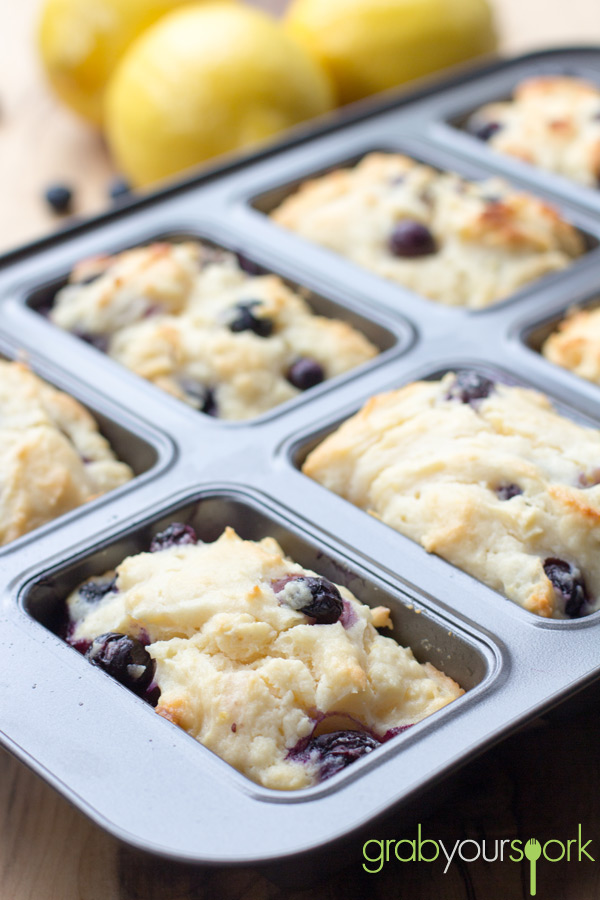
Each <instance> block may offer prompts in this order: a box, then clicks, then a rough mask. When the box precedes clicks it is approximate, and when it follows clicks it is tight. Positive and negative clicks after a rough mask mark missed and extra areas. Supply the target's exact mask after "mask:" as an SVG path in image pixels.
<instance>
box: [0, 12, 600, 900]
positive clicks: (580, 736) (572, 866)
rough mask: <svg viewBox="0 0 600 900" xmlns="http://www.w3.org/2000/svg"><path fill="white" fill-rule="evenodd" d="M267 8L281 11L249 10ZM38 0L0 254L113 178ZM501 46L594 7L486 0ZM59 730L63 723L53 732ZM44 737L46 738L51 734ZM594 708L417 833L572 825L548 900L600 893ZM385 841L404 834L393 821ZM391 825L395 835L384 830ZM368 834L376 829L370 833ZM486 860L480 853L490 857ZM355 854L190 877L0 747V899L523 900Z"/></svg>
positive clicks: (500, 869) (511, 872)
mask: <svg viewBox="0 0 600 900" xmlns="http://www.w3.org/2000/svg"><path fill="white" fill-rule="evenodd" d="M256 2H257V5H262V6H265V7H268V6H270V7H272V8H273V7H276V6H278V5H281V3H279V2H278V0H262V2H261V0H256ZM38 7H39V2H38V0H17V2H15V3H12V4H10V7H9V4H8V2H7V0H5V3H4V6H3V10H2V11H1V12H0V24H1V26H2V27H0V195H1V196H2V217H1V221H0V252H1V251H2V250H3V249H5V248H8V247H10V246H14V245H15V244H16V243H19V242H22V241H24V240H27V239H31V238H33V237H36V236H38V235H40V234H42V233H44V232H45V231H47V230H49V229H50V228H53V227H55V221H54V220H53V219H52V218H51V216H49V214H48V213H47V211H46V210H45V208H44V204H43V203H42V202H41V200H40V193H41V191H42V189H43V186H44V185H46V184H47V183H48V182H49V181H53V180H57V179H58V180H60V179H61V178H65V179H67V180H69V181H75V183H76V187H77V196H78V207H77V213H78V214H87V213H93V212H95V211H98V210H100V209H102V208H103V206H104V205H105V203H106V200H105V191H106V185H107V183H108V181H109V179H110V177H111V174H112V168H111V165H110V161H109V159H108V157H107V155H106V152H105V149H104V147H103V145H102V142H101V140H100V138H99V137H98V135H96V134H95V133H94V132H93V131H91V130H90V129H88V128H87V127H86V126H85V125H84V124H82V123H80V122H79V121H78V120H77V119H75V118H74V117H73V116H71V114H70V113H69V112H68V111H66V110H64V109H62V108H61V107H60V106H59V105H58V104H57V103H56V101H55V100H54V99H53V98H52V97H51V96H50V94H49V93H48V91H47V90H46V88H45V86H44V84H43V81H42V78H41V75H40V72H39V70H38V68H37V66H36V61H35V53H34V49H33V38H32V32H33V23H34V20H35V15H36V12H37V9H38ZM496 7H497V9H498V13H499V20H500V22H501V26H502V31H503V47H504V49H506V50H507V51H511V52H516V51H521V50H525V49H528V48H532V47H540V46H544V45H549V44H560V43H563V44H564V43H577V42H580V43H583V42H585V43H591V42H594V41H595V42H597V43H600V7H599V4H598V0H568V2H565V0H496ZM57 727H58V726H57ZM48 737H49V739H51V737H52V736H51V735H49V736H48ZM599 797H600V713H599V712H598V707H597V704H595V703H588V704H586V705H584V706H583V707H582V708H580V709H579V708H576V707H573V706H572V707H571V708H570V709H566V710H565V711H557V712H556V713H553V714H551V715H549V716H547V717H545V718H544V719H542V720H538V721H537V722H536V723H535V724H534V725H533V726H531V727H529V728H528V729H527V730H526V731H524V732H521V733H520V734H518V735H515V736H514V737H512V738H510V739H509V740H508V741H506V742H505V743H503V744H502V745H501V746H499V747H498V748H496V749H494V750H492V751H489V752H488V753H487V754H486V755H485V756H484V757H482V758H480V759H479V760H478V761H476V762H474V763H471V764H470V765H469V766H468V767H467V768H466V769H464V770H463V772H462V773H461V774H460V775H459V776H458V777H457V779H456V780H455V781H454V783H453V788H452V793H451V795H450V797H449V798H446V799H445V800H444V801H443V802H442V803H441V804H438V805H436V806H435V807H433V806H432V805H431V803H430V802H428V803H427V804H424V806H423V807H422V808H421V809H419V810H418V819H419V821H420V822H421V823H422V824H423V833H424V834H426V835H429V836H431V837H434V838H436V839H441V840H444V842H445V844H446V845H447V846H449V845H450V846H453V845H454V843H455V841H457V840H463V839H466V838H471V839H475V840H477V841H481V840H482V839H484V838H485V839H486V840H487V841H488V845H489V846H490V847H491V846H492V843H493V841H494V840H495V839H507V838H508V839H511V840H512V839H516V838H520V839H522V840H523V841H525V840H526V839H528V838H530V837H537V838H539V839H540V840H541V841H542V842H543V841H544V840H548V839H550V838H553V839H560V840H562V841H566V840H567V839H569V838H572V837H576V836H577V828H578V824H579V823H581V824H582V827H583V833H584V835H585V840H587V839H592V844H591V845H590V847H589V848H588V849H589V850H590V852H591V854H592V856H594V858H595V860H596V863H595V864H594V863H592V862H591V861H586V860H585V858H584V859H583V861H582V862H573V861H572V862H570V863H568V862H565V861H563V862H557V863H553V864H551V863H548V862H541V863H539V864H538V896H539V897H540V898H543V900H592V898H594V900H595V898H597V897H598V896H600V801H599ZM390 827H391V831H390V830H389V828H388V834H392V835H393V834H395V836H396V837H398V838H400V837H406V836H408V837H412V836H413V835H412V831H411V829H410V828H409V827H408V826H407V824H406V823H405V822H404V821H403V819H402V817H401V816H400V817H399V818H397V820H396V821H395V822H392V824H391V826H390ZM394 828H395V831H394ZM378 834H379V831H378V829H374V833H373V837H377V836H378ZM488 855H489V854H488ZM361 862H362V860H361V857H360V853H359V852H358V851H357V852H356V854H355V857H353V858H352V859H351V863H350V866H349V867H348V868H347V869H345V870H344V871H343V872H342V873H341V874H338V875H336V876H334V877H332V878H330V879H329V880H325V881H323V882H322V884H321V885H320V886H318V887H315V888H311V889H310V890H309V889H307V890H291V889H289V888H287V889H286V888H280V887H277V886H276V885H275V884H274V883H273V882H272V881H270V880H268V879H266V878H265V877H264V876H262V875H261V874H259V873H258V872H256V871H254V870H251V869H239V870H219V869H216V870H210V871H199V870H195V869H190V868H189V867H181V866H178V865H175V864H172V863H168V862H164V861H161V860H158V859H154V858H151V857H148V856H145V855H141V854H139V853H135V852H133V851H131V850H129V849H128V848H126V847H122V846H121V845H120V844H119V843H118V842H117V841H115V840H114V839H113V838H111V837H109V836H108V835H106V834H105V833H104V832H102V831H101V830H100V829H99V828H97V827H96V826H95V825H93V824H91V823H90V822H89V821H88V820H87V819H86V818H85V817H84V816H82V815H81V814H80V813H79V812H77V811H76V810H74V809H73V808H72V807H71V806H70V805H69V804H68V803H67V802H66V801H65V800H63V799H62V798H61V797H60V796H58V795H57V794H56V793H55V792H54V791H53V790H51V789H50V788H49V787H47V786H46V785H45V784H44V783H43V782H42V781H41V780H39V779H38V778H37V777H36V776H35V775H33V774H32V773H30V772H29V771H28V770H27V769H26V768H25V767H24V766H23V765H21V764H20V763H18V762H16V761H15V760H14V759H12V758H11V757H10V756H9V755H8V754H6V753H5V752H4V751H0V900H116V898H122V900H184V898H186V900H188V898H198V900H200V898H202V900H204V898H206V900H209V898H210V900H280V898H289V900H305V898H306V900H307V898H309V897H310V898H315V900H341V898H344V900H359V898H360V900H362V898H366V897H374V898H381V900H383V898H386V900H387V898H391V897H394V898H396V897H398V898H410V900H513V898H521V897H528V896H529V876H528V871H529V868H528V864H526V863H525V864H518V863H511V862H504V863H500V862H492V863H488V862H484V861H482V860H480V861H478V862H473V863H468V864H467V863H460V864H456V863H453V864H452V865H451V866H450V869H449V871H448V874H446V875H444V874H443V866H442V865H441V864H439V865H438V864H435V865H434V864H430V865H426V864H423V863H421V864H419V863H406V864H400V863H397V864H396V865H394V864H392V863H390V864H389V866H386V867H385V868H384V870H383V871H382V873H380V874H379V875H366V874H365V873H364V872H363V871H362V869H361Z"/></svg>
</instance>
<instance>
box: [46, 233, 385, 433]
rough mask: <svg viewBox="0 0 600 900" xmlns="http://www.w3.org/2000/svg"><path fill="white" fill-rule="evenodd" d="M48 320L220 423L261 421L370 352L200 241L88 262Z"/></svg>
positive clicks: (268, 280) (338, 325) (278, 284)
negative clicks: (228, 420)
mask: <svg viewBox="0 0 600 900" xmlns="http://www.w3.org/2000/svg"><path fill="white" fill-rule="evenodd" d="M50 318H51V320H52V321H53V322H54V323H55V324H56V325H58V326H60V327H61V328H64V329H66V330H67V331H71V332H72V333H74V334H76V335H78V336H79V337H82V338H84V339H85V340H87V341H89V342H90V343H92V344H94V345H95V346H96V347H98V348H99V349H101V350H103V351H104V352H106V353H107V354H108V355H109V356H111V357H112V358H113V359H115V360H117V361H118V362H120V363H122V364H123V365H124V366H127V368H129V369H132V370H133V371H134V372H136V373H137V374H138V375H141V376H142V377H143V378H146V379H148V380H149V381H151V382H153V383H154V384H155V385H157V386H158V387H161V388H163V389H164V390H166V391H168V392H169V393H170V394H172V395H174V396H175V397H177V398H179V399H180V400H183V401H184V402H186V403H188V404H189V405H190V406H193V407H195V408H196V409H199V410H201V411H202V412H205V413H207V414H209V415H213V416H218V417H219V418H223V419H237V420H239V419H248V418H252V417H254V416H258V415H260V414H261V413H264V412H266V411H267V410H269V409H272V408H273V407H275V406H278V405H279V404H280V403H284V402H285V401H286V400H290V399H291V398H293V397H295V396H297V395H298V394H299V393H301V392H302V391H304V390H307V389H308V388H310V387H313V386H314V385H315V384H318V383H320V382H321V381H323V380H324V379H326V378H333V377H334V376H336V375H340V374H342V373H343V372H347V371H348V370H350V369H352V368H354V367H355V366H359V365H361V364H362V363H364V362H366V361H368V360H370V359H372V358H373V357H374V356H376V354H377V352H378V351H377V348H376V347H375V346H374V345H373V344H372V343H371V342H370V341H369V340H368V339H367V338H366V337H365V336H364V335H362V334H361V333H360V332H358V331H356V330H355V329H354V328H352V327H351V326H350V325H349V324H348V323H346V322H342V321H339V320H336V319H328V318H325V317H323V316H317V315H314V314H313V313H312V310H311V309H310V307H309V306H308V304H307V303H306V302H305V301H304V300H303V299H302V297H301V296H300V295H299V294H298V293H295V292H294V291H292V290H291V289H290V288H289V287H287V286H286V285H285V284H284V282H283V281H282V280H281V279H280V278H279V277H277V276H276V275H259V274H250V273H249V272H247V271H244V269H243V268H242V264H241V263H240V261H239V260H238V259H237V258H236V257H235V256H234V254H232V253H227V252H225V251H222V250H218V249H215V248H212V247H210V246H208V245H206V244H203V243H201V242H200V241H186V242H183V243H155V244H151V245H149V246H145V247H138V248H135V249H133V250H127V251H125V252H123V253H120V254H118V255H117V256H112V257H110V256H107V257H97V258H94V259H89V260H85V261H84V262H82V263H80V264H79V265H78V266H77V267H76V268H75V269H74V270H73V272H72V274H71V278H70V284H69V285H68V286H66V287H65V288H63V289H62V290H61V291H59V292H58V294H57V296H56V298H55V302H54V306H53V308H52V310H51V312H50Z"/></svg>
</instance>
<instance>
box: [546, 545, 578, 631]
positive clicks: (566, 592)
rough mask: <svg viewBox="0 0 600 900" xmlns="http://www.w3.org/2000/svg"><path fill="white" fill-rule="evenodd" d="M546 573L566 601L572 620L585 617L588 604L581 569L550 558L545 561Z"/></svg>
mask: <svg viewBox="0 0 600 900" xmlns="http://www.w3.org/2000/svg"><path fill="white" fill-rule="evenodd" d="M544 572H545V573H546V576H547V577H548V579H549V581H550V582H551V583H552V586H553V587H554V589H555V590H556V591H557V592H558V593H559V594H560V596H561V597H562V598H563V599H564V601H565V614H566V615H567V616H568V617H569V618H570V619H578V618H579V617H580V616H582V615H584V607H585V606H586V605H587V602H588V595H587V589H586V586H585V581H584V580H583V576H582V574H581V572H580V571H579V569H577V568H576V567H574V566H572V565H571V564H570V563H568V562H565V560H564V559H557V558H556V557H550V558H549V559H546V560H545V561H544Z"/></svg>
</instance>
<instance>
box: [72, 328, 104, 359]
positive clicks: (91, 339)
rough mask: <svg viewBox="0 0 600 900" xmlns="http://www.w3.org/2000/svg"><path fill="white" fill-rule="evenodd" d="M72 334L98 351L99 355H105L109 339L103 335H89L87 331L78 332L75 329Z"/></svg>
mask: <svg viewBox="0 0 600 900" xmlns="http://www.w3.org/2000/svg"><path fill="white" fill-rule="evenodd" d="M72 334H74V335H75V337H78V338H79V339H80V340H82V341H85V342H86V344H91V346H92V347H95V348H96V350H100V352H101V353H106V352H107V350H108V343H109V339H108V338H107V337H106V336H105V335H103V334H89V332H87V331H78V330H77V329H76V330H75V331H73V332H72Z"/></svg>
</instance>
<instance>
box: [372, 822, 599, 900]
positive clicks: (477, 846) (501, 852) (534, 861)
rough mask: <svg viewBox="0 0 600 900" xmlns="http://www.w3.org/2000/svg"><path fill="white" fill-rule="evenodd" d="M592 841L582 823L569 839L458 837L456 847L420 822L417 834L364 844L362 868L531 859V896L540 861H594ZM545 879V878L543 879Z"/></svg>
mask: <svg viewBox="0 0 600 900" xmlns="http://www.w3.org/2000/svg"><path fill="white" fill-rule="evenodd" d="M591 843H592V839H591V838H590V839H589V840H587V841H584V839H583V830H582V826H581V824H579V825H578V826H577V837H573V838H569V839H568V840H566V841H561V840H557V839H555V838H551V839H550V840H547V841H545V842H544V843H543V844H542V843H541V842H540V841H539V840H538V839H537V838H530V839H529V840H528V841H521V840H518V839H515V840H510V838H504V839H502V840H499V839H496V840H493V841H490V840H483V841H475V840H473V839H472V838H466V839H465V840H462V841H460V840H458V841H456V842H455V843H454V846H453V847H446V845H445V843H444V841H442V840H439V839H438V840H434V839H433V838H429V837H427V838H425V837H423V830H422V826H421V825H420V824H419V825H417V836H416V838H400V839H399V840H394V839H389V838H388V839H386V840H377V839H375V838H373V839H371V840H368V841H365V843H364V844H363V858H364V862H363V869H364V870H365V872H369V874H371V875H376V874H377V873H378V872H381V870H382V869H383V867H384V865H386V864H388V863H390V862H392V863H394V862H399V863H409V862H424V863H435V862H437V861H438V859H439V861H440V863H443V862H444V858H445V860H446V863H445V867H444V875H445V874H446V873H447V872H448V869H449V868H450V866H451V864H452V862H453V861H454V860H455V859H460V860H461V861H462V862H463V863H472V862H475V860H478V859H479V858H480V857H481V858H482V859H484V860H485V861H486V862H501V863H503V862H512V863H522V862H523V861H524V860H527V861H528V862H529V890H530V894H531V896H532V897H535V896H536V893H537V881H538V868H537V866H538V862H540V863H542V862H543V863H546V862H548V863H557V862H560V861H561V860H564V861H566V862H570V863H571V862H577V863H586V862H595V859H594V857H593V856H592V854H591V853H590V851H589V850H588V849H587V848H588V847H589V846H590V844H591ZM540 882H541V883H542V882H543V878H541V879H540Z"/></svg>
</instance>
